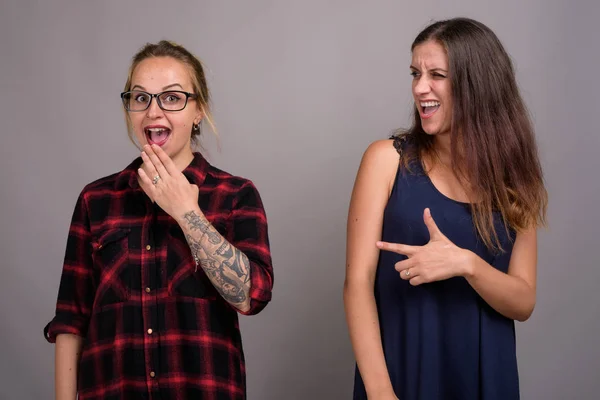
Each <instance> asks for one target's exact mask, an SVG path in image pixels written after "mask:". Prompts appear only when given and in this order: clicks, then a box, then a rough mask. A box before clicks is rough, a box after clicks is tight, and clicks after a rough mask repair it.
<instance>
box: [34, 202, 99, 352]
mask: <svg viewBox="0 0 600 400" xmlns="http://www.w3.org/2000/svg"><path fill="white" fill-rule="evenodd" d="M91 248H92V247H91V235H90V227H89V218H88V210H87V206H86V202H85V197H84V194H83V192H82V194H81V195H80V196H79V198H78V199H77V204H76V205H75V211H74V212H73V217H72V220H71V226H70V227H69V235H68V239H67V248H66V251H65V259H64V264H63V269H62V275H61V279H60V286H59V289H58V299H57V302H56V313H55V316H54V318H53V319H52V321H50V322H49V323H48V324H47V325H46V327H45V328H44V336H45V338H46V340H47V341H48V342H50V343H54V342H56V336H57V335H58V334H61V333H70V334H74V335H77V336H81V337H85V336H86V334H87V328H88V325H89V320H90V315H91V309H92V304H93V301H94V289H93V287H94V286H93V273H92V266H93V262H92V256H91Z"/></svg>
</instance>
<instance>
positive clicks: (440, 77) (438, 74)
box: [431, 72, 446, 79]
mask: <svg viewBox="0 0 600 400" xmlns="http://www.w3.org/2000/svg"><path fill="white" fill-rule="evenodd" d="M431 75H433V77H434V78H438V79H442V78H445V77H446V76H445V75H442V74H440V73H439V72H434V73H432V74H431Z"/></svg>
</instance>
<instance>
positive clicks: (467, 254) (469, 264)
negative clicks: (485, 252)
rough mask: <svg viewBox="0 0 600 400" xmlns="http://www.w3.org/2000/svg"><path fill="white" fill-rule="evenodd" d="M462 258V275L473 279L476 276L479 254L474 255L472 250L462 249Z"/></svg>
mask: <svg viewBox="0 0 600 400" xmlns="http://www.w3.org/2000/svg"><path fill="white" fill-rule="evenodd" d="M460 258H461V266H460V268H461V273H460V275H461V276H462V277H464V278H467V279H470V278H473V277H474V276H475V270H476V265H477V254H475V253H473V252H472V251H471V250H466V249H462V254H461V257H460Z"/></svg>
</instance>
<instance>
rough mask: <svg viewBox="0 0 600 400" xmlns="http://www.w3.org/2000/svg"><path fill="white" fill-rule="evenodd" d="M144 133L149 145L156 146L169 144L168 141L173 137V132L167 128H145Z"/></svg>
mask: <svg viewBox="0 0 600 400" xmlns="http://www.w3.org/2000/svg"><path fill="white" fill-rule="evenodd" d="M144 133H145V134H146V139H147V140H148V143H149V144H156V145H158V146H162V145H164V144H165V143H167V140H169V137H171V130H170V129H168V128H165V127H147V128H144Z"/></svg>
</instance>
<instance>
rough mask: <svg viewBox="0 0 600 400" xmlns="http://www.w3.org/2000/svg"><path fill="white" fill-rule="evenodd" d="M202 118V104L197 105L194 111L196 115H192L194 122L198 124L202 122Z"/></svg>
mask: <svg viewBox="0 0 600 400" xmlns="http://www.w3.org/2000/svg"><path fill="white" fill-rule="evenodd" d="M203 119H204V110H203V108H202V106H199V107H198V110H197V111H196V115H195V116H194V124H195V125H198V124H199V123H200V122H202V120H203Z"/></svg>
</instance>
